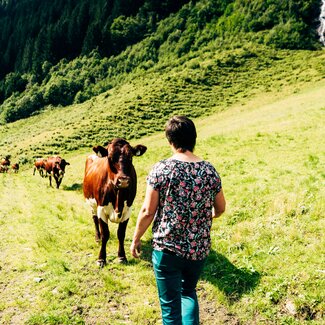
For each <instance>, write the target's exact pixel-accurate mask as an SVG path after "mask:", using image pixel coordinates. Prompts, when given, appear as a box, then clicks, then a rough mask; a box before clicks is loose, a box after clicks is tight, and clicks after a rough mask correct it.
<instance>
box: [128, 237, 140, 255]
mask: <svg viewBox="0 0 325 325" xmlns="http://www.w3.org/2000/svg"><path fill="white" fill-rule="evenodd" d="M130 251H131V254H132V256H133V257H135V258H139V257H140V253H141V241H135V240H133V241H132V244H131V247H130Z"/></svg>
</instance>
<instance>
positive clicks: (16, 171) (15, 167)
mask: <svg viewBox="0 0 325 325" xmlns="http://www.w3.org/2000/svg"><path fill="white" fill-rule="evenodd" d="M11 169H12V170H13V172H14V173H18V171H19V164H18V163H14V164H12V165H11Z"/></svg>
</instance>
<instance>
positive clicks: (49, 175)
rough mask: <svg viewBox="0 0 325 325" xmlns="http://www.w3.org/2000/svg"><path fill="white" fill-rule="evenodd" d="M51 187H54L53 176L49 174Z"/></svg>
mask: <svg viewBox="0 0 325 325" xmlns="http://www.w3.org/2000/svg"><path fill="white" fill-rule="evenodd" d="M49 180H50V186H51V187H52V176H51V174H49Z"/></svg>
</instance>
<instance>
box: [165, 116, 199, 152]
mask: <svg viewBox="0 0 325 325" xmlns="http://www.w3.org/2000/svg"><path fill="white" fill-rule="evenodd" d="M165 134H166V138H167V140H168V142H169V143H170V144H172V145H173V146H174V147H175V149H177V150H180V151H181V152H185V151H186V150H189V151H191V152H193V150H194V147H195V143H196V129H195V125H194V123H193V121H192V120H190V119H189V118H188V117H186V116H173V117H171V118H170V119H169V120H168V122H167V123H166V127H165Z"/></svg>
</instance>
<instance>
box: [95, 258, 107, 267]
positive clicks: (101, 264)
mask: <svg viewBox="0 0 325 325" xmlns="http://www.w3.org/2000/svg"><path fill="white" fill-rule="evenodd" d="M97 265H98V266H99V267H100V268H101V269H102V268H103V267H104V266H105V265H106V261H105V260H103V259H100V260H98V261H97Z"/></svg>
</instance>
